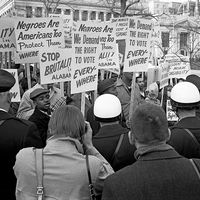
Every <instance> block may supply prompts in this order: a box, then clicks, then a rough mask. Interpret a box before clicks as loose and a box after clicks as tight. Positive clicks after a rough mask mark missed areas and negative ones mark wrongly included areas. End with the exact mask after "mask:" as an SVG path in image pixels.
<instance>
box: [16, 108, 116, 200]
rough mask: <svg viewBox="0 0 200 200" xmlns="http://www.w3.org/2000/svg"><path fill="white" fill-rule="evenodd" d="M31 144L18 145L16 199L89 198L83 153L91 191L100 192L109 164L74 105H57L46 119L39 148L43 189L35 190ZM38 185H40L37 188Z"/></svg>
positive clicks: (107, 173) (109, 171) (110, 168)
mask: <svg viewBox="0 0 200 200" xmlns="http://www.w3.org/2000/svg"><path fill="white" fill-rule="evenodd" d="M34 152H35V150H34V148H25V149H22V150H21V151H20V152H19V153H18V154H17V157H16V163H15V166H14V172H15V175H16V177H17V186H16V199H17V200H22V199H29V200H32V199H36V197H37V196H38V195H37V193H36V191H38V193H43V197H45V199H59V200H67V199H70V200H72V199H73V200H75V199H77V200H78V199H79V200H80V199H90V192H89V188H88V185H89V181H88V172H87V167H86V155H85V154H87V155H88V160H89V166H90V173H91V178H92V183H93V185H94V192H95V194H96V195H97V196H98V195H101V193H102V190H103V182H104V180H105V178H106V177H108V176H109V175H110V174H112V173H113V169H112V167H111V166H110V165H109V163H108V162H107V161H106V160H105V159H104V157H103V156H102V155H101V154H100V153H99V152H98V151H97V150H96V149H95V147H94V146H93V144H92V130H91V127H90V125H89V123H87V122H85V121H84V118H83V115H82V113H81V111H80V110H79V109H78V108H77V107H75V106H66V105H65V106H61V107H59V108H58V109H57V110H56V111H55V112H54V113H53V115H52V117H51V119H50V122H49V138H48V139H47V145H46V146H45V147H44V149H43V153H42V155H43V156H42V157H43V179H42V182H43V185H42V186H43V190H42V191H41V190H37V189H38V188H37V186H38V182H37V180H38V179H37V173H36V168H35V163H36V159H37V157H36V158H35V154H34ZM39 189H40V188H39Z"/></svg>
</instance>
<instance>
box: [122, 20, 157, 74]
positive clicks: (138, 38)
mask: <svg viewBox="0 0 200 200" xmlns="http://www.w3.org/2000/svg"><path fill="white" fill-rule="evenodd" d="M152 30H153V22H152V20H147V19H141V18H138V17H132V18H129V28H128V35H127V38H126V48H125V49H126V50H125V60H124V72H142V71H147V68H148V62H149V54H150V41H151V34H152Z"/></svg>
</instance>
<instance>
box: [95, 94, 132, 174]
mask: <svg viewBox="0 0 200 200" xmlns="http://www.w3.org/2000/svg"><path fill="white" fill-rule="evenodd" d="M121 112H122V108H121V103H120V100H119V99H118V97H116V96H115V95H112V94H103V95H100V96H99V97H98V98H97V99H96V101H95V103H94V115H95V119H96V120H97V121H99V122H100V129H99V131H98V132H97V134H96V135H95V136H94V137H93V144H94V146H95V147H96V148H97V150H98V151H99V152H100V153H101V154H102V155H103V156H104V157H105V158H106V160H107V161H108V162H109V163H110V164H111V166H112V167H113V169H114V170H115V171H117V170H119V169H121V168H123V167H125V166H127V165H130V164H132V163H133V162H135V158H134V151H135V147H133V146H132V145H130V143H129V140H128V132H129V129H127V128H124V127H122V125H121V124H120V123H119V122H120V120H121Z"/></svg>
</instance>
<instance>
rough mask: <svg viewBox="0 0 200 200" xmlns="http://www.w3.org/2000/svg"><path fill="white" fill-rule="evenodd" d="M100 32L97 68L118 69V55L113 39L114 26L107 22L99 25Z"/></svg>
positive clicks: (114, 39)
mask: <svg viewBox="0 0 200 200" xmlns="http://www.w3.org/2000/svg"><path fill="white" fill-rule="evenodd" d="M99 27H101V32H100V33H99V34H100V37H99V41H100V48H99V51H98V68H99V69H109V68H118V69H119V55H118V49H117V44H116V38H115V26H114V25H113V24H111V23H109V22H106V23H100V24H99Z"/></svg>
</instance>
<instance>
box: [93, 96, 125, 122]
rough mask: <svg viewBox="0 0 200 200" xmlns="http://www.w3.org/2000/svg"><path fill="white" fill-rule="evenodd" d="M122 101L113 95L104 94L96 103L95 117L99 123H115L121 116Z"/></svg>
mask: <svg viewBox="0 0 200 200" xmlns="http://www.w3.org/2000/svg"><path fill="white" fill-rule="evenodd" d="M121 111H122V108H121V103H120V100H119V99H118V98H117V97H116V96H115V95H112V94H102V95H100V96H99V97H98V98H97V99H96V101H95V102H94V115H95V118H96V120H97V121H101V122H113V121H117V120H119V117H120V115H121Z"/></svg>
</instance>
